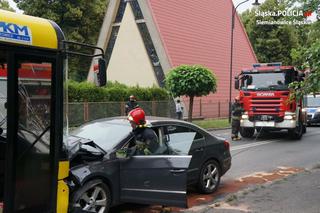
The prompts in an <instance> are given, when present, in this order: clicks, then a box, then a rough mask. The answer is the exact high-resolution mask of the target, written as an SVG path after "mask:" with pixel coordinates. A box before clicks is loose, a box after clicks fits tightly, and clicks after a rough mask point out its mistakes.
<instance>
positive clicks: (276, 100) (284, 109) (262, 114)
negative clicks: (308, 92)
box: [235, 63, 306, 139]
mask: <svg viewBox="0 0 320 213" xmlns="http://www.w3.org/2000/svg"><path fill="white" fill-rule="evenodd" d="M303 77H304V74H303V73H302V72H300V71H298V70H297V69H296V68H295V67H293V66H282V64H281V63H267V64H253V66H252V68H248V69H243V70H242V71H241V73H240V74H239V75H238V76H236V77H235V88H236V89H238V90H239V97H240V102H241V104H242V106H243V108H244V111H245V112H244V114H243V115H242V117H241V121H240V122H241V124H240V126H241V128H240V134H241V135H242V137H252V136H253V135H254V133H255V130H257V131H261V130H263V131H269V130H282V129H286V130H288V134H289V135H290V137H291V138H292V139H300V138H301V136H302V135H303V133H305V132H306V113H305V111H304V110H302V108H303V107H302V100H297V99H294V100H290V93H291V92H292V91H290V89H289V84H290V83H292V82H294V81H302V80H303Z"/></svg>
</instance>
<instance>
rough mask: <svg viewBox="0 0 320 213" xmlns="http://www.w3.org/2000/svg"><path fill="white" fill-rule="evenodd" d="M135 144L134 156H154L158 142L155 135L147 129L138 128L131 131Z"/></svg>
mask: <svg viewBox="0 0 320 213" xmlns="http://www.w3.org/2000/svg"><path fill="white" fill-rule="evenodd" d="M133 134H134V137H135V143H136V152H135V155H150V154H154V153H155V152H156V151H157V150H158V148H159V140H158V136H157V135H156V133H155V132H154V131H153V130H152V129H150V128H147V127H138V128H136V129H135V130H133Z"/></svg>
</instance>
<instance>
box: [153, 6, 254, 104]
mask: <svg viewBox="0 0 320 213" xmlns="http://www.w3.org/2000/svg"><path fill="white" fill-rule="evenodd" d="M148 2H149V7H150V10H151V12H152V15H153V18H154V21H155V23H156V25H157V28H158V31H159V33H160V35H161V39H162V42H163V45H164V47H165V49H166V52H167V55H168V58H169V61H170V63H171V65H172V66H178V65H180V64H201V65H204V66H207V67H209V68H211V69H212V70H213V71H214V73H215V74H216V76H217V78H218V91H217V93H216V94H214V95H210V96H209V97H208V98H206V99H207V100H215V101H218V100H228V95H227V94H229V75H230V73H229V66H230V38H231V37H230V36H231V11H232V6H233V5H232V1H231V0H167V1H160V0H149V1H148ZM256 62H257V59H256V56H255V54H254V52H253V50H252V47H251V45H250V42H249V39H248V37H247V35H246V33H245V30H244V28H243V26H242V24H241V22H240V19H239V17H238V16H237V15H236V22H235V29H234V52H233V73H234V74H233V76H235V74H238V73H239V72H240V71H241V69H242V68H243V67H251V65H252V64H253V63H256ZM232 84H233V80H232ZM232 88H233V86H232ZM235 94H236V91H233V96H235Z"/></svg>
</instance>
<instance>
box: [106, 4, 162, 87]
mask: <svg viewBox="0 0 320 213" xmlns="http://www.w3.org/2000/svg"><path fill="white" fill-rule="evenodd" d="M107 78H108V80H111V81H119V82H121V83H124V84H126V85H131V86H135V85H137V84H138V85H139V86H143V87H145V86H152V85H158V83H157V80H156V77H155V74H154V70H153V67H152V65H151V62H150V59H149V56H148V54H147V51H146V49H145V46H144V43H143V40H142V37H141V35H140V32H139V29H138V26H137V24H136V23H135V18H134V14H133V12H132V9H131V6H130V4H128V5H127V7H126V10H125V13H124V16H123V19H122V22H121V25H120V29H119V33H118V36H117V39H116V43H115V45H114V48H113V52H112V55H111V58H110V61H109V66H108V69H107Z"/></svg>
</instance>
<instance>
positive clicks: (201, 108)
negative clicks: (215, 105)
mask: <svg viewBox="0 0 320 213" xmlns="http://www.w3.org/2000/svg"><path fill="white" fill-rule="evenodd" d="M201 116H202V101H201V98H200V117H201Z"/></svg>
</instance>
